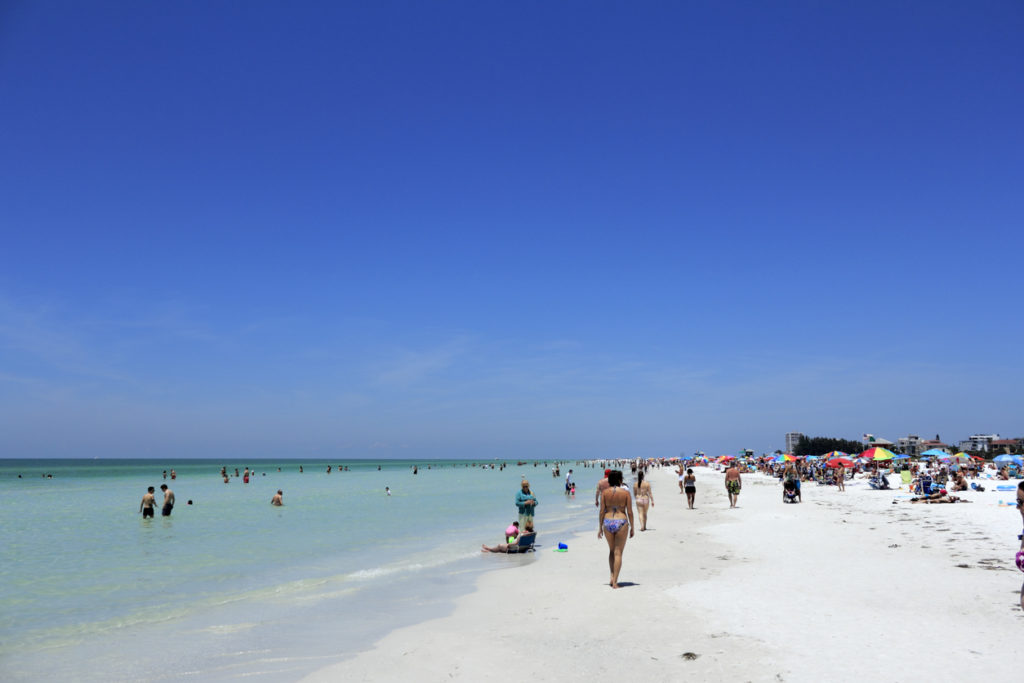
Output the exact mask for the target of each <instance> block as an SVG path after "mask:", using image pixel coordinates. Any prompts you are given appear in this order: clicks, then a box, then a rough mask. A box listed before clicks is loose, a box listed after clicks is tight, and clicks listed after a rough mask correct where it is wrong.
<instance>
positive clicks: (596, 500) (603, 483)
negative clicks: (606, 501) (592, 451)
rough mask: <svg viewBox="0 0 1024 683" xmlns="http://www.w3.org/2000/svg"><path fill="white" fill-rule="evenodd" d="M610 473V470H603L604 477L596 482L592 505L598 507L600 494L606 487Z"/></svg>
mask: <svg viewBox="0 0 1024 683" xmlns="http://www.w3.org/2000/svg"><path fill="white" fill-rule="evenodd" d="M610 473H611V470H605V471H604V479H602V480H601V481H599V482H597V493H595V494H594V505H595V506H598V507H599V506H600V505H601V494H602V493H603V492H604V490H605V489H606V488H608V475H609V474H610Z"/></svg>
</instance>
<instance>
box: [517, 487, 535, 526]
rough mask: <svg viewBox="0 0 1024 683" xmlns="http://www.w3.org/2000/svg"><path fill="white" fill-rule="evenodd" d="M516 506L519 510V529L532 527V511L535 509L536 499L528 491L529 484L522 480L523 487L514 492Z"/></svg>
mask: <svg viewBox="0 0 1024 683" xmlns="http://www.w3.org/2000/svg"><path fill="white" fill-rule="evenodd" d="M516 506H517V507H518V508H519V528H520V529H525V528H526V526H527V525H531V526H532V525H533V510H534V508H536V507H537V498H536V496H534V495H533V493H532V492H531V491H530V482H528V481H526V480H525V479H523V487H522V488H521V489H520V490H519V491H516Z"/></svg>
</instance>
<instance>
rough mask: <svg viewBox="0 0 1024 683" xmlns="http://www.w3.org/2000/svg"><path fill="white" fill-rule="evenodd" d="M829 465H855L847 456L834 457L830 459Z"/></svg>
mask: <svg viewBox="0 0 1024 683" xmlns="http://www.w3.org/2000/svg"><path fill="white" fill-rule="evenodd" d="M828 466H829V467H853V461H852V460H847V459H846V458H832V459H831V460H829V461H828Z"/></svg>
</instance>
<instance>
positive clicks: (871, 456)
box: [860, 446, 896, 460]
mask: <svg viewBox="0 0 1024 683" xmlns="http://www.w3.org/2000/svg"><path fill="white" fill-rule="evenodd" d="M895 456H896V454H895V453H893V452H892V451H890V450H889V449H887V448H880V447H878V446H876V447H874V448H869V449H867V450H866V451H864V452H863V453H861V454H860V457H862V458H865V459H867V460H892V459H893V458H894V457H895Z"/></svg>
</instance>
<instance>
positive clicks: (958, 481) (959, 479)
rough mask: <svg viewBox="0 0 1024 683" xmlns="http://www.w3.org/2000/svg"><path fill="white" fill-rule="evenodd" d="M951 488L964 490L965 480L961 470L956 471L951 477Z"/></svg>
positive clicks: (965, 487)
mask: <svg viewBox="0 0 1024 683" xmlns="http://www.w3.org/2000/svg"><path fill="white" fill-rule="evenodd" d="M953 490H954V491H966V490H967V480H966V479H964V475H963V472H957V473H956V476H955V477H953Z"/></svg>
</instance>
